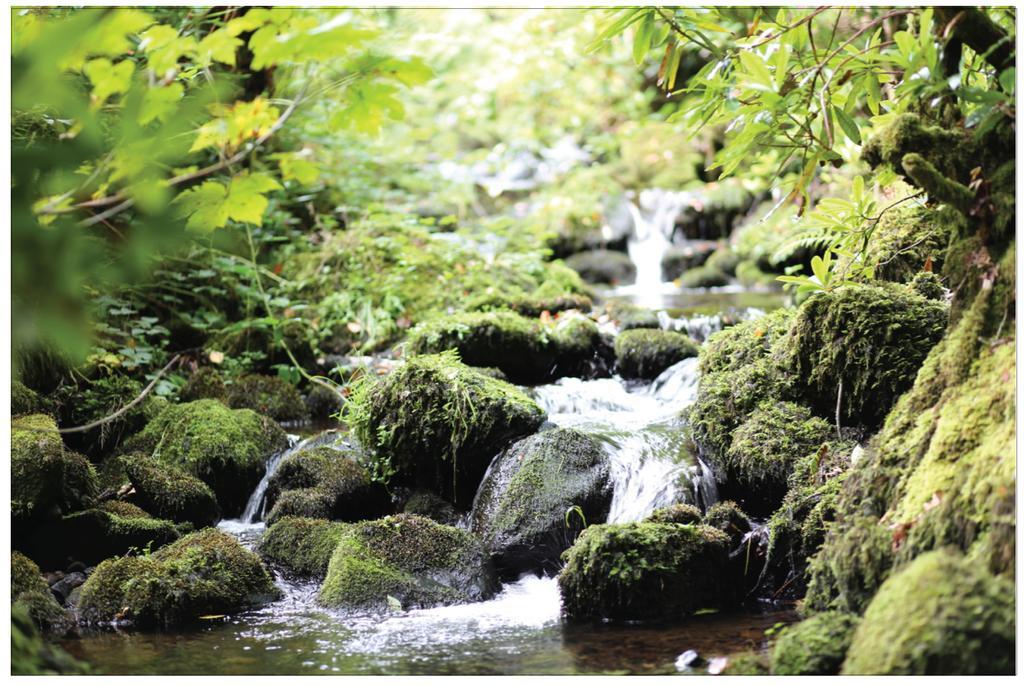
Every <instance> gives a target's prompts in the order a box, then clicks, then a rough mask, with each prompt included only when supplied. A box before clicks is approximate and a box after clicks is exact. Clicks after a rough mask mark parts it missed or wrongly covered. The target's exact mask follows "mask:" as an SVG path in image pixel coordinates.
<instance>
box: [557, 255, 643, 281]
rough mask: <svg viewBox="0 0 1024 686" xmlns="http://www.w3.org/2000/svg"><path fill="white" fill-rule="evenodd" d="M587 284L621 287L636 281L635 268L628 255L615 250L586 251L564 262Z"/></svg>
mask: <svg viewBox="0 0 1024 686" xmlns="http://www.w3.org/2000/svg"><path fill="white" fill-rule="evenodd" d="M565 264H566V266H567V267H569V268H570V269H573V270H575V271H576V272H577V273H579V275H580V276H581V277H583V280H584V281H586V282H587V283H594V284H606V285H609V286H622V285H625V284H630V283H633V282H634V281H635V280H636V266H635V265H634V264H633V261H632V260H631V259H629V255H627V254H626V253H623V252H618V251H617V250H587V251H586V252H581V253H576V254H575V255H572V256H570V257H568V258H566V260H565Z"/></svg>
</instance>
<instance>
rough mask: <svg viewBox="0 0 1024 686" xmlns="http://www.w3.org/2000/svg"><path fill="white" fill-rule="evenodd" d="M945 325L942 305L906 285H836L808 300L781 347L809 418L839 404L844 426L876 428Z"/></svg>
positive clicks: (829, 411) (832, 412)
mask: <svg viewBox="0 0 1024 686" xmlns="http://www.w3.org/2000/svg"><path fill="white" fill-rule="evenodd" d="M946 321H947V311H946V308H945V306H944V305H943V304H942V303H939V302H936V301H934V300H928V299H926V298H922V297H921V296H920V295H918V294H917V293H915V292H913V291H912V290H910V289H909V288H906V287H903V286H897V285H891V286H890V285H882V284H879V285H858V286H843V287H840V288H837V289H835V290H834V291H830V292H827V293H819V294H817V295H814V296H813V297H811V298H809V299H808V300H807V301H806V302H805V303H804V304H803V305H802V306H801V307H800V309H799V310H798V311H797V315H796V318H795V319H794V321H793V325H792V327H791V329H790V332H789V335H788V337H787V339H786V341H785V342H784V343H783V344H782V345H783V347H784V348H786V349H788V351H789V359H788V364H789V367H790V369H791V370H792V372H793V378H794V381H795V383H796V386H797V388H798V391H799V393H800V395H801V397H803V398H805V399H806V400H807V402H808V404H809V405H810V406H811V407H812V408H813V409H814V410H815V412H816V413H818V414H820V415H821V416H824V417H831V416H835V414H836V406H837V403H838V405H839V408H840V412H841V417H842V419H843V421H846V422H851V421H852V422H857V423H859V424H863V425H866V426H869V427H876V426H878V424H879V423H880V422H881V420H882V419H884V417H885V415H886V414H887V413H888V411H889V409H890V408H891V407H892V405H893V403H894V402H895V401H896V398H898V397H899V396H900V395H901V394H902V393H903V392H905V391H907V390H908V389H909V388H910V387H911V385H913V383H914V377H915V376H916V375H917V370H918V369H920V367H921V363H922V362H924V359H925V357H926V356H927V355H928V351H929V350H931V349H932V347H933V346H935V344H936V343H938V342H939V339H941V338H942V334H943V332H944V330H945V326H946ZM840 387H841V388H842V395H841V397H840V393H839V390H840Z"/></svg>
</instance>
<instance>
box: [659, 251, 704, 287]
mask: <svg viewBox="0 0 1024 686" xmlns="http://www.w3.org/2000/svg"><path fill="white" fill-rule="evenodd" d="M714 249H715V248H714V244H713V243H706V244H698V245H697V246H691V245H685V246H682V245H680V246H673V247H671V248H669V249H668V250H666V251H665V255H664V256H663V257H662V258H661V278H662V279H663V280H665V281H674V280H675V279H678V278H679V277H680V276H681V275H682V273H683V272H685V271H686V270H688V269H693V268H695V267H700V266H701V265H703V264H704V263H705V262H707V261H708V258H709V257H710V256H711V253H712V252H714Z"/></svg>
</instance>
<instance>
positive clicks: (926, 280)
mask: <svg viewBox="0 0 1024 686" xmlns="http://www.w3.org/2000/svg"><path fill="white" fill-rule="evenodd" d="M910 287H911V288H912V289H914V292H915V293H917V294H918V295H920V296H921V297H922V298H928V299H929V300H943V299H945V297H946V289H945V288H944V287H943V285H942V280H941V279H940V278H939V276H938V274H935V273H934V272H917V273H916V274H914V276H913V278H912V279H911V280H910Z"/></svg>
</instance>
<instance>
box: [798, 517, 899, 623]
mask: <svg viewBox="0 0 1024 686" xmlns="http://www.w3.org/2000/svg"><path fill="white" fill-rule="evenodd" d="M844 523H845V525H846V526H845V527H844V528H842V529H838V530H832V531H829V532H828V534H827V535H826V543H825V545H824V546H823V547H822V549H821V550H820V551H819V552H818V554H817V555H816V556H815V557H814V558H813V559H812V560H811V563H810V565H809V572H810V583H809V584H808V586H807V597H806V600H805V603H806V606H807V607H808V609H810V610H812V611H817V612H820V611H824V610H838V611H840V612H852V613H855V614H859V613H860V612H862V611H863V610H864V608H865V607H866V606H867V604H868V602H869V601H870V600H871V598H872V597H873V596H874V594H875V591H877V590H878V587H879V586H881V585H882V582H883V581H885V579H886V577H887V576H888V574H889V570H890V568H891V567H892V558H893V552H892V542H893V532H892V531H890V530H889V529H887V528H886V527H884V526H882V525H880V524H878V522H877V520H876V519H875V518H874V517H865V516H860V517H856V518H851V519H850V520H849V521H846V522H844Z"/></svg>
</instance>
